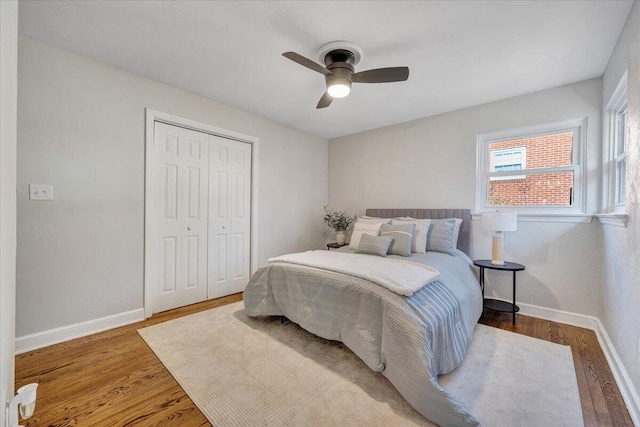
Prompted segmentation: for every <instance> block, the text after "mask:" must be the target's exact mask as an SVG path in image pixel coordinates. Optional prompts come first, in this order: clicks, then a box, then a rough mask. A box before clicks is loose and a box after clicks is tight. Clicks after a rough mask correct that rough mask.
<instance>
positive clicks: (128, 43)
mask: <svg viewBox="0 0 640 427" xmlns="http://www.w3.org/2000/svg"><path fill="white" fill-rule="evenodd" d="M632 3H633V2H632V0H625V1H473V2H472V1H423V2H417V1H409V2H405V1H389V2H383V1H368V2H367V1H288V2H285V1H251V2H241V1H215V2H214V1H209V2H204V1H172V2H170V1H128V2H125V1H44V2H41V1H21V2H20V11H19V14H20V15H19V16H20V33H21V35H23V36H26V37H30V38H33V39H35V40H39V41H41V42H44V43H47V44H50V45H53V46H57V47H60V48H63V49H67V50H69V51H72V52H75V53H78V54H80V55H84V56H87V57H90V58H93V59H95V60H98V61H100V62H103V63H106V64H109V65H112V66H115V67H118V68H121V69H123V70H126V71H130V72H132V73H135V74H139V75H141V76H145V77H148V78H151V79H153V80H156V81H159V82H162V83H166V84H168V85H171V86H174V87H177V88H181V89H184V90H187V91H189V92H193V93H196V94H199V95H202V96H205V97H207V98H210V99H213V100H216V101H219V102H221V103H224V104H227V105H231V106H234V107H236V108H239V109H242V110H245V111H248V112H251V113H255V114H258V115H260V116H263V117H266V118H269V119H271V120H274V121H276V122H279V123H282V124H284V125H287V126H290V127H293V128H297V129H300V130H303V131H306V132H308V133H311V134H315V135H319V136H323V137H326V138H333V137H337V136H342V135H347V134H351V133H355V132H360V131H364V130H368V129H374V128H378V127H381V126H386V125H391V124H395V123H400V122H405V121H408V120H413V119H417V118H421V117H427V116H431V115H434V114H439V113H443V112H446V111H452V110H457V109H460V108H464V107H469V106H473V105H478V104H482V103H486V102H489V101H494V100H497V99H503V98H508V97H511V96H515V95H520V94H524V93H528V92H533V91H537V90H541V89H546V88H550V87H555V86H559V85H563V84H567V83H572V82H576V81H580V80H585V79H589V78H592V77H598V76H600V75H602V73H603V71H604V69H605V66H606V64H607V61H608V59H609V56H610V55H611V52H612V50H613V47H614V45H615V42H616V40H617V38H618V36H619V34H620V31H621V29H622V26H623V25H624V21H625V19H626V17H627V14H628V12H629V10H630V8H631V4H632ZM334 40H348V41H351V42H354V43H356V44H358V45H359V46H360V47H361V48H362V50H363V52H364V58H363V60H362V61H361V63H360V64H358V66H357V67H356V71H362V70H366V69H370V68H377V67H391V66H409V68H410V76H409V80H408V81H407V82H403V83H386V84H354V87H353V89H352V92H351V94H350V95H349V96H348V97H347V98H344V99H339V100H335V101H334V102H333V104H332V105H331V106H330V107H329V108H326V109H323V110H316V108H315V106H316V103H317V102H318V99H319V98H320V96H321V95H322V94H323V92H324V90H325V86H324V78H323V76H322V75H321V74H318V73H315V72H313V71H311V70H309V69H306V68H304V67H302V66H300V65H297V64H295V63H293V62H291V61H289V60H288V59H285V58H284V57H282V56H281V54H282V52H285V51H290V50H293V51H295V52H298V53H300V54H301V55H304V56H307V57H308V58H311V59H314V60H315V59H316V51H317V49H318V48H319V47H320V46H322V45H323V44H325V43H328V42H331V41H334Z"/></svg>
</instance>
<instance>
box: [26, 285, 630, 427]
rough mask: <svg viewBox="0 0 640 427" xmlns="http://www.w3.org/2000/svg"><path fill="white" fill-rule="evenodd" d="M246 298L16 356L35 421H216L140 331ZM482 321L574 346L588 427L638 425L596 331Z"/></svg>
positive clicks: (491, 318) (32, 425) (488, 315)
mask: <svg viewBox="0 0 640 427" xmlns="http://www.w3.org/2000/svg"><path fill="white" fill-rule="evenodd" d="M240 300H242V295H241V294H236V295H231V296H229V297H224V298H220V299H217V300H212V301H207V302H204V303H200V304H194V305H191V306H187V307H182V308H179V309H176V310H171V311H167V312H164V313H159V314H156V315H154V316H153V317H151V318H150V319H147V320H145V321H143V322H138V323H135V324H132V325H128V326H123V327H120V328H117V329H112V330H109V331H105V332H101V333H99V334H95V335H91V336H87V337H83V338H78V339H75V340H72V341H68V342H65V343H61V344H56V345H53V346H50V347H47V348H43V349H39V350H36V351H32V352H29V353H25V354H21V355H19V356H17V357H16V387H19V386H21V385H24V384H27V383H29V382H38V383H39V384H40V386H39V388H38V402H37V406H36V412H35V414H34V416H33V417H32V418H31V419H29V420H26V421H24V422H23V424H24V425H25V427H36V426H55V427H63V426H100V427H102V426H180V427H204V426H210V423H209V422H208V421H207V419H206V418H205V417H204V415H203V414H202V413H201V412H200V410H198V408H197V407H196V406H195V405H194V403H193V402H192V401H191V399H190V398H189V397H188V396H187V395H186V394H185V392H184V391H183V390H182V388H181V387H180V385H179V384H178V383H177V382H176V381H175V379H174V378H173V377H172V376H171V374H170V373H169V371H167V370H166V368H165V367H164V366H163V365H162V363H161V362H160V361H159V360H158V358H157V357H156V356H155V354H154V353H153V352H152V351H151V349H149V347H148V346H147V345H146V343H145V342H144V340H142V338H141V337H140V336H139V335H138V333H137V330H138V329H140V328H143V327H146V326H151V325H153V324H157V323H161V322H165V321H167V320H171V319H175V318H178V317H182V316H188V315H190V314H194V313H198V312H200V311H204V310H208V309H211V308H215V307H219V306H222V305H226V304H230V303H232V302H236V301H240ZM480 323H483V324H485V325H488V326H493V327H496V328H500V329H504V330H507V331H512V332H516V333H520V334H524V335H527V336H531V337H534V338H539V339H544V340H547V341H551V342H555V343H558V344H563V345H570V346H571V351H572V355H573V361H574V365H575V368H576V378H577V381H578V390H579V392H580V403H581V405H582V412H583V418H584V421H585V426H587V427H591V426H609V425H612V426H616V427H618V426H623V427H624V426H630V427H631V426H633V424H632V423H631V418H630V417H629V413H628V412H627V410H626V407H625V405H624V401H623V400H622V397H621V395H620V392H619V390H618V388H617V386H616V384H615V381H614V380H613V375H612V373H611V370H610V368H609V366H608V365H607V362H606V358H605V357H604V354H603V352H602V349H601V348H600V346H599V344H598V340H597V337H596V336H595V334H594V333H593V331H589V330H586V329H582V328H577V327H574V326H569V325H563V324H560V323H554V322H550V321H546V320H542V319H536V318H533V317H527V316H522V315H518V319H517V324H516V325H515V326H514V325H512V324H511V315H510V314H502V313H495V312H490V311H485V313H483V316H482V318H481V319H480Z"/></svg>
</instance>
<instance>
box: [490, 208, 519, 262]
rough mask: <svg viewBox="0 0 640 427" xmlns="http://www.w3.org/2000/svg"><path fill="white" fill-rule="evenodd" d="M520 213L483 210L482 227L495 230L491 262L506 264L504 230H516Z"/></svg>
mask: <svg viewBox="0 0 640 427" xmlns="http://www.w3.org/2000/svg"><path fill="white" fill-rule="evenodd" d="M517 226H518V214H517V213H516V212H499V211H495V212H483V213H482V228H484V229H485V230H487V231H493V241H492V244H491V264H493V265H504V234H503V233H502V232H503V231H516V228H517Z"/></svg>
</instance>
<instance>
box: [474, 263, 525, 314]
mask: <svg viewBox="0 0 640 427" xmlns="http://www.w3.org/2000/svg"><path fill="white" fill-rule="evenodd" d="M473 265H475V266H477V267H479V268H480V288H481V289H482V298H483V300H484V302H483V306H484V308H488V309H489V310H493V311H499V312H502V313H511V314H512V316H513V319H512V323H513V324H514V325H515V324H516V313H517V312H518V311H520V307H518V306H517V305H516V272H518V271H522V270H524V265H522V264H518V263H515V262H507V261H505V263H504V265H496V264H491V260H490V259H477V260H474V261H473ZM485 268H488V269H490V270H500V271H512V272H513V304H512V303H508V302H506V301H500V300H496V299H491V298H484V269H485Z"/></svg>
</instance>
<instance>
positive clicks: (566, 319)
mask: <svg viewBox="0 0 640 427" xmlns="http://www.w3.org/2000/svg"><path fill="white" fill-rule="evenodd" d="M518 306H519V307H520V312H519V313H520V314H524V315H525V316H531V317H537V318H539V319H545V320H551V321H554V322H558V323H565V324H567V325H573V326H578V327H581V328H586V329H591V330H592V331H594V332H595V333H596V337H597V338H598V342H599V343H600V347H601V348H602V352H603V353H604V356H605V358H606V359H607V363H608V364H609V367H610V368H611V372H612V373H613V377H614V379H615V380H616V384H617V385H618V389H619V390H620V394H621V395H622V399H623V400H624V403H625V404H626V405H627V410H628V411H629V415H630V416H631V420H632V421H633V424H634V425H635V426H636V427H640V397H638V392H637V391H636V388H635V387H634V385H633V383H632V382H631V378H630V377H629V374H628V373H627V370H626V369H625V367H624V364H623V363H622V360H620V357H619V356H618V352H617V351H616V348H615V347H614V346H613V343H612V342H611V339H610V338H609V334H607V330H606V329H605V328H604V325H603V324H602V322H601V321H600V319H598V318H597V317H595V316H587V315H584V314H578V313H572V312H569V311H563V310H556V309H553V308H546V307H540V306H537V305H531V304H525V303H518Z"/></svg>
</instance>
